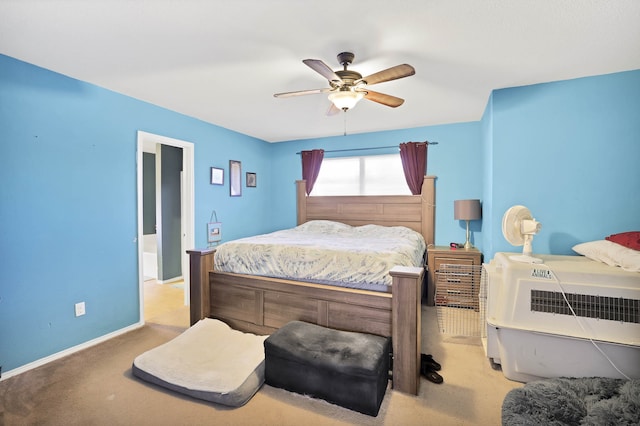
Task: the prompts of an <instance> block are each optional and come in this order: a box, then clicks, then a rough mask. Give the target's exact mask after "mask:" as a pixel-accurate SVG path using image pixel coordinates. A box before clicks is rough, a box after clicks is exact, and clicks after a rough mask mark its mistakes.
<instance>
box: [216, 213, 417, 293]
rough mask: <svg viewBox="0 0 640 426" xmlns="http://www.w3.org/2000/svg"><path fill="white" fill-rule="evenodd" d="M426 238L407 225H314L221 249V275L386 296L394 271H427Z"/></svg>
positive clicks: (319, 222) (218, 257)
mask: <svg viewBox="0 0 640 426" xmlns="http://www.w3.org/2000/svg"><path fill="white" fill-rule="evenodd" d="M425 249H426V244H425V241H424V238H423V236H422V235H421V234H420V233H418V232H416V231H413V230H411V229H409V228H406V227H403V226H392V227H388V226H379V225H363V226H350V225H346V224H343V223H338V222H333V221H325V220H314V221H310V222H307V223H304V224H302V225H300V226H297V227H295V228H291V229H286V230H282V231H276V232H272V233H269V234H263V235H258V236H254V237H247V238H242V239H239V240H234V241H230V242H226V243H223V244H221V245H220V246H218V247H217V249H216V254H215V259H214V260H215V265H214V267H215V270H216V271H221V272H234V273H238V274H247V275H260V276H266V277H275V278H285V279H294V280H299V281H308V282H316V283H322V284H332V285H341V286H346V287H352V288H362V289H369V290H379V291H386V290H388V287H389V286H390V285H391V283H392V279H391V276H390V275H389V270H391V268H393V267H394V266H413V267H415V266H422V264H423V259H424V253H425Z"/></svg>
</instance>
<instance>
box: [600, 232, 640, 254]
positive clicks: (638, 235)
mask: <svg viewBox="0 0 640 426" xmlns="http://www.w3.org/2000/svg"><path fill="white" fill-rule="evenodd" d="M605 240H609V241H611V242H614V243H617V244H620V245H623V246H625V247H628V248H630V249H634V250H640V231H632V232H622V233H620V234H613V235H609V236H608V237H607V238H605Z"/></svg>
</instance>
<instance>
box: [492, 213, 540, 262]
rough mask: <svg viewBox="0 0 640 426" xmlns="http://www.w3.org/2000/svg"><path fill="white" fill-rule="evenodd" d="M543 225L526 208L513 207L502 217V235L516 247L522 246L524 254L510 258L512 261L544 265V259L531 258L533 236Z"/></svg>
mask: <svg viewBox="0 0 640 426" xmlns="http://www.w3.org/2000/svg"><path fill="white" fill-rule="evenodd" d="M540 228H542V224H541V223H540V222H538V221H536V220H535V219H534V218H533V217H532V216H531V212H530V211H529V209H528V208H526V207H525V206H513V207H511V208H510V209H509V210H507V211H506V213H505V214H504V216H503V217H502V235H504V238H505V239H506V240H507V241H508V242H509V243H510V244H511V245H514V246H522V254H521V255H516V256H509V258H510V259H512V260H515V261H517V262H524V263H542V259H539V258H537V257H533V256H531V253H532V247H531V244H532V242H533V236H534V235H535V234H537V233H538V231H540Z"/></svg>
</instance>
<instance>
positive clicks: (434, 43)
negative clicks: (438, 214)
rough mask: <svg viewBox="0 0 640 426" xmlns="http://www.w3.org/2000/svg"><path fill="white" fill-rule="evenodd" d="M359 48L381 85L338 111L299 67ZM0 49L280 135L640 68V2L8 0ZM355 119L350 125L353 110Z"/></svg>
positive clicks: (437, 118)
mask: <svg viewBox="0 0 640 426" xmlns="http://www.w3.org/2000/svg"><path fill="white" fill-rule="evenodd" d="M342 51H351V52H354V53H355V55H356V58H355V61H354V63H353V65H352V66H351V67H350V69H353V70H356V71H358V72H360V73H361V74H362V75H368V74H371V73H373V72H376V71H379V70H381V69H385V68H388V67H391V66H394V65H398V64H402V63H408V64H411V65H413V66H414V67H415V69H416V75H414V76H412V77H407V78H404V79H400V80H396V81H391V82H386V83H381V84H379V85H376V86H373V87H372V88H373V89H374V90H376V91H379V92H383V93H388V94H391V95H394V96H399V97H401V98H404V99H405V103H404V105H402V106H400V107H398V108H396V109H393V108H389V107H385V106H382V105H380V104H377V103H374V102H370V101H367V100H363V101H361V102H360V103H359V104H358V105H357V106H356V107H355V108H354V109H352V110H350V111H348V112H347V113H346V116H345V115H344V114H343V113H341V114H339V115H336V116H327V115H326V111H327V109H328V107H329V101H328V100H327V98H326V95H309V96H304V97H296V98H287V99H276V98H274V97H273V94H274V93H276V92H286V91H295V90H304V89H316V88H323V87H327V86H328V83H327V81H326V80H325V79H324V78H323V77H322V76H320V75H319V74H317V73H315V72H314V71H313V70H311V68H309V67H307V66H306V65H304V64H303V63H302V59H306V58H312V59H321V60H323V61H324V62H325V63H326V64H327V65H329V66H331V67H332V68H333V69H340V65H339V64H338V63H337V59H336V55H337V54H338V53H340V52H342ZM0 53H2V54H5V55H8V56H12V57H15V58H18V59H21V60H24V61H26V62H29V63H32V64H35V65H38V66H41V67H44V68H47V69H50V70H53V71H57V72H59V73H62V74H65V75H68V76H71V77H74V78H77V79H80V80H83V81H87V82H90V83H93V84H96V85H98V86H101V87H105V88H108V89H111V90H113V91H116V92H119V93H123V94H126V95H129V96H132V97H134V98H137V99H141V100H144V101H147V102H150V103H153V104H156V105H159V106H162V107H165V108H168V109H170V110H173V111H177V112H180V113H183V114H186V115H189V116H192V117H196V118H198V119H201V120H203V121H206V122H209V123H213V124H216V125H219V126H222V127H225V128H228V129H232V130H235V131H238V132H241V133H244V134H247V135H251V136H255V137H257V138H260V139H263V140H266V141H269V142H278V141H285V140H293V139H304V138H314V137H322V136H334V135H341V134H343V133H344V131H345V129H346V131H347V133H350V134H353V133H362V132H371V131H381V130H393V129H400V128H411V127H420V126H427V125H435V124H445V123H455V122H465V121H476V120H479V119H480V118H481V116H482V113H483V111H484V109H485V107H486V104H487V100H488V96H489V94H490V92H491V90H493V89H498V88H504V87H513V86H521V85H527V84H533V83H539V82H547V81H555V80H564V79H570V78H575V77H583V76H590V75H599V74H607V73H612V72H618V71H626V70H631V69H640V1H638V0H520V1H514V0H408V1H407V0H393V1H392V0H368V1H362V0H360V1H358V0H342V1H333V0H324V1H313V0H85V1H80V0H39V1H38V0H0ZM345 118H346V120H345Z"/></svg>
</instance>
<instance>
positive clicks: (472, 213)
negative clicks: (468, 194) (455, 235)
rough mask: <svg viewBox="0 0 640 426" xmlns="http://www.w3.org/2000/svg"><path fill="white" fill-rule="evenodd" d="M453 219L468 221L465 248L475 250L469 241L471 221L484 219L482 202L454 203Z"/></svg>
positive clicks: (463, 201) (459, 201) (458, 201)
mask: <svg viewBox="0 0 640 426" xmlns="http://www.w3.org/2000/svg"><path fill="white" fill-rule="evenodd" d="M453 217H454V219H456V220H466V221H467V241H466V242H465V243H464V248H466V249H470V248H473V244H471V241H469V221H470V220H478V219H481V218H482V209H481V207H480V200H456V201H454V202H453Z"/></svg>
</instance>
